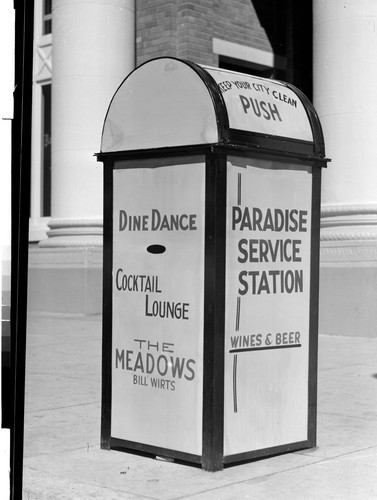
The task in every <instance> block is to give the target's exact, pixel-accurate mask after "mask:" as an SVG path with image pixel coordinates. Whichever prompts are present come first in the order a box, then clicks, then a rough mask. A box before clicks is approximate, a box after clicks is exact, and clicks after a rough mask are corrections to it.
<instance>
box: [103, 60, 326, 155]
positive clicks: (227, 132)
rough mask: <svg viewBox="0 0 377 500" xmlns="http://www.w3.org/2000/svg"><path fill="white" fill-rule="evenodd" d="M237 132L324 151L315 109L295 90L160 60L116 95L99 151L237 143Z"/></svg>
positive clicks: (139, 71) (131, 77)
mask: <svg viewBox="0 0 377 500" xmlns="http://www.w3.org/2000/svg"><path fill="white" fill-rule="evenodd" d="M237 133H239V134H242V138H243V139H242V142H243V143H245V142H246V143H247V142H248V137H249V138H250V139H251V137H252V136H254V137H255V136H263V137H264V138H265V139H266V138H268V137H277V138H287V139H293V140H297V141H303V142H306V143H307V142H309V143H312V144H315V143H318V142H319V143H320V144H321V145H322V146H323V137H322V131H321V127H320V124H319V121H318V118H317V115H316V113H315V110H314V108H313V106H312V105H311V104H310V102H309V101H308V99H307V98H306V97H305V96H304V95H303V94H302V93H301V92H300V91H298V90H297V89H295V88H294V87H293V86H291V85H289V84H286V83H283V82H280V81H276V80H269V79H265V78H259V77H256V76H251V75H246V74H243V73H237V72H234V71H228V70H223V69H218V68H211V67H207V66H199V65H197V64H194V63H191V62H188V61H182V60H179V59H175V58H170V57H162V58H158V59H153V60H151V61H149V62H147V63H145V64H143V65H141V66H140V67H139V68H137V69H135V70H134V71H133V72H132V73H130V75H129V76H128V77H127V78H126V79H125V80H124V81H123V83H122V84H121V85H120V87H119V88H118V90H117V91H116V93H115V94H114V96H113V98H112V100H111V103H110V105H109V108H108V111H107V115H106V118H105V122H104V126H103V133H102V143H101V152H102V153H108V152H120V151H131V150H141V149H153V148H162V147H173V146H188V145H190V146H191V145H201V144H215V143H226V142H228V141H229V137H230V136H231V137H232V142H237ZM245 133H246V134H245ZM252 143H253V144H255V140H253V141H252ZM322 146H321V147H320V148H319V149H318V148H315V149H316V150H317V152H318V151H319V150H321V156H323V155H324V151H323V147H322ZM313 152H314V150H313Z"/></svg>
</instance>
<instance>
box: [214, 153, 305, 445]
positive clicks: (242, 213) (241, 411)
mask: <svg viewBox="0 0 377 500" xmlns="http://www.w3.org/2000/svg"><path fill="white" fill-rule="evenodd" d="M227 176H228V183H227V186H228V191H227V243H226V250H227V253H226V316H225V325H226V326H225V393H224V396H225V403H224V404H225V409H224V418H225V424H224V454H225V455H233V454H239V453H243V452H248V451H253V450H259V449H265V448H269V447H272V446H279V445H284V444H289V443H294V442H300V441H304V440H306V439H307V437H308V435H307V425H308V356H309V302H310V235H311V198H312V191H311V186H312V179H311V177H312V176H311V167H308V168H305V167H302V166H297V165H296V166H295V165H289V164H285V163H278V162H272V161H271V162H268V161H256V160H245V159H241V158H231V159H230V161H228V165H227Z"/></svg>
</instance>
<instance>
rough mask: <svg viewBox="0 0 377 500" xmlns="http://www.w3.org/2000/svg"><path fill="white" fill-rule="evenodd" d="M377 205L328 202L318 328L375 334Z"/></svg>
mask: <svg viewBox="0 0 377 500" xmlns="http://www.w3.org/2000/svg"><path fill="white" fill-rule="evenodd" d="M376 213H377V207H376V206H375V205H369V206H360V205H359V206H348V207H345V206H342V207H339V206H338V207H324V208H323V213H322V230H321V267H320V287H319V291H320V293H319V332H320V333H321V334H325V335H345V336H352V337H359V336H360V337H377V307H376V304H377V216H376Z"/></svg>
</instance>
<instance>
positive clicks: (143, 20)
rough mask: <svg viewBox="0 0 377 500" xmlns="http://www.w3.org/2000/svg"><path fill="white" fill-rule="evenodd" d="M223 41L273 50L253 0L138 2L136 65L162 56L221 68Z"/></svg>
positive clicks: (149, 0)
mask: <svg viewBox="0 0 377 500" xmlns="http://www.w3.org/2000/svg"><path fill="white" fill-rule="evenodd" d="M213 38H219V39H221V40H225V41H228V42H232V43H238V44H240V45H245V46H248V47H254V48H257V49H260V50H266V51H270V50H271V45H270V42H269V40H268V37H267V35H266V33H265V30H264V29H263V28H262V26H261V24H260V22H259V19H258V17H257V15H256V12H255V9H254V7H253V4H252V2H251V1H250V0H234V1H232V2H227V1H226V0H200V1H197V2H190V1H187V0H170V1H165V0H153V1H152V0H139V1H137V2H136V65H137V66H138V65H140V64H142V63H143V62H145V61H148V60H149V59H152V58H154V57H160V56H172V57H178V58H181V59H188V60H191V61H194V62H197V63H199V64H209V65H213V66H217V65H218V55H217V54H214V53H213V46H212V40H213Z"/></svg>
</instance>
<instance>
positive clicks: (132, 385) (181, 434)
mask: <svg viewBox="0 0 377 500" xmlns="http://www.w3.org/2000/svg"><path fill="white" fill-rule="evenodd" d="M181 163H182V162H180V164H177V165H170V166H158V167H156V168H144V167H141V168H117V165H116V168H115V170H114V176H113V183H114V188H113V194H114V198H113V199H114V203H113V207H114V208H113V337H112V403H111V406H112V411H111V435H112V437H114V438H118V439H122V440H127V441H134V442H137V443H143V444H147V445H150V446H155V447H161V448H166V449H171V450H178V451H180V452H185V453H191V454H198V455H200V454H201V452H202V393H203V373H202V364H203V363H202V357H203V306H204V304H203V302H204V200H205V164H204V163H192V164H181ZM124 165H128V166H129V164H127V163H124V164H123V166H124ZM118 166H119V164H118Z"/></svg>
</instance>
